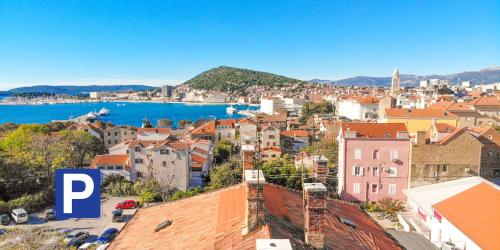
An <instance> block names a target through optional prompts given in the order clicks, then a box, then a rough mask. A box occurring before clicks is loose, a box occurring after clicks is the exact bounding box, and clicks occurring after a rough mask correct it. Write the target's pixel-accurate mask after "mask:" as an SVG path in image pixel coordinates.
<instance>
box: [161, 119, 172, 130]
mask: <svg viewBox="0 0 500 250" xmlns="http://www.w3.org/2000/svg"><path fill="white" fill-rule="evenodd" d="M172 124H173V123H172V121H171V120H169V119H166V118H163V119H160V120H158V127H159V128H170V127H172Z"/></svg>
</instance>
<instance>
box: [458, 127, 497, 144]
mask: <svg viewBox="0 0 500 250" xmlns="http://www.w3.org/2000/svg"><path fill="white" fill-rule="evenodd" d="M466 129H467V132H469V133H471V134H472V135H474V136H475V137H476V138H478V139H480V138H481V137H482V138H483V140H488V141H491V142H492V143H494V144H496V145H498V146H500V133H498V132H497V131H496V130H495V129H494V128H492V127H490V126H483V127H468V128H466Z"/></svg>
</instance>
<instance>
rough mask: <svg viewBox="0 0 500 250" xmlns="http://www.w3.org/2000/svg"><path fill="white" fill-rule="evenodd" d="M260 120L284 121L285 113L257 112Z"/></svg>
mask: <svg viewBox="0 0 500 250" xmlns="http://www.w3.org/2000/svg"><path fill="white" fill-rule="evenodd" d="M258 116H259V117H261V121H262V122H286V115H267V114H259V115H258Z"/></svg>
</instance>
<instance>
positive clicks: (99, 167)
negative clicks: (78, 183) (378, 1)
mask: <svg viewBox="0 0 500 250" xmlns="http://www.w3.org/2000/svg"><path fill="white" fill-rule="evenodd" d="M97 168H98V169H105V167H104V166H97ZM493 172H494V171H493Z"/></svg>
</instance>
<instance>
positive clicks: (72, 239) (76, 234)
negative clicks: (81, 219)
mask: <svg viewBox="0 0 500 250" xmlns="http://www.w3.org/2000/svg"><path fill="white" fill-rule="evenodd" d="M88 237H89V233H87V232H84V231H78V230H75V231H72V232H71V233H69V234H68V235H66V237H64V243H66V244H67V245H68V246H69V247H78V246H80V245H82V244H83V243H85V240H86V239H87V238H88Z"/></svg>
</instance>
